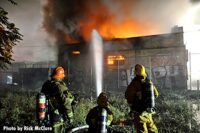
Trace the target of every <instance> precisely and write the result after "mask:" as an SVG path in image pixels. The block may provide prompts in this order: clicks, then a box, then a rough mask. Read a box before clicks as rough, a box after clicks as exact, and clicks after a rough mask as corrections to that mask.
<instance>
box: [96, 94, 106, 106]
mask: <svg viewBox="0 0 200 133" xmlns="http://www.w3.org/2000/svg"><path fill="white" fill-rule="evenodd" d="M97 104H98V105H99V106H100V107H107V106H108V97H107V95H106V93H105V92H101V93H100V94H99V96H98V98H97Z"/></svg>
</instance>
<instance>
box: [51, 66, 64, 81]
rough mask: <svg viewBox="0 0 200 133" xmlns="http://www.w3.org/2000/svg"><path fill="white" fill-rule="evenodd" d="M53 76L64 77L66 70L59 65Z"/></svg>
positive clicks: (55, 77)
mask: <svg viewBox="0 0 200 133" xmlns="http://www.w3.org/2000/svg"><path fill="white" fill-rule="evenodd" d="M51 77H52V78H54V79H62V78H64V77H65V71H64V69H63V67H61V66H58V67H56V68H55V69H54V70H53V73H52V75H51Z"/></svg>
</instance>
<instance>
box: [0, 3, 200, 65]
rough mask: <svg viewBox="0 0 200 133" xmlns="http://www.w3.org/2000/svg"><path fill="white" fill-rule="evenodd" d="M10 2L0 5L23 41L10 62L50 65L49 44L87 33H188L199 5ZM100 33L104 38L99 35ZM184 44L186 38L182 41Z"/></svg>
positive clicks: (51, 48)
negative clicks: (178, 30)
mask: <svg viewBox="0 0 200 133" xmlns="http://www.w3.org/2000/svg"><path fill="white" fill-rule="evenodd" d="M16 1H17V3H18V5H17V6H15V5H12V4H11V3H10V2H8V1H7V0H1V1H0V5H1V6H2V7H3V8H4V9H5V10H6V11H8V13H9V14H8V17H9V18H10V21H12V22H14V23H15V24H16V26H17V27H19V28H20V33H22V34H23V35H24V37H23V41H21V42H20V44H19V45H17V46H16V47H15V48H14V59H15V60H16V61H33V62H37V61H50V60H56V59H57V56H56V55H57V49H56V45H55V40H54V39H57V41H59V42H60V43H63V42H66V41H69V38H71V39H73V40H87V38H88V35H87V34H88V33H90V30H91V29H92V28H96V29H97V30H99V32H100V34H101V35H102V36H105V37H108V36H107V35H111V36H113V37H120V36H122V35H119V34H118V35H114V32H115V31H119V30H121V29H120V28H121V27H123V28H124V30H129V29H131V30H132V29H135V36H137V35H139V36H141V35H151V34H160V33H168V32H170V30H171V27H173V26H175V25H179V26H186V32H188V31H190V27H191V26H190V24H191V25H197V26H198V25H200V17H198V14H200V6H199V7H198V6H197V5H198V4H199V3H198V2H199V0H16ZM193 7H197V8H196V9H195V11H194V12H193V13H190V12H192V10H194V8H193ZM191 14H192V15H193V16H192V15H191ZM129 22H132V23H134V24H135V25H137V26H135V27H133V26H132V27H131V28H129V29H126V26H121V25H128V24H129ZM102 25H104V26H102ZM112 26H114V28H113V27H112ZM88 29H89V30H88ZM85 31H87V33H85ZM132 31H133V30H132ZM193 31H198V28H194V29H192V32H193ZM127 32H128V31H127ZM105 33H106V34H107V35H104V34H105ZM188 33H191V32H188ZM131 34H132V35H133V33H130V35H131ZM130 35H129V36H130ZM53 38H54V39H53ZM62 39H63V40H62ZM190 39H191V38H190V37H189V39H188V40H190ZM192 40H194V39H192ZM186 43H187V47H188V48H189V49H192V47H193V48H194V46H192V44H190V43H191V42H190V41H186ZM195 45H196V44H195ZM191 46H192V47H191ZM195 49H197V48H195Z"/></svg>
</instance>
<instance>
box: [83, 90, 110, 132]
mask: <svg viewBox="0 0 200 133" xmlns="http://www.w3.org/2000/svg"><path fill="white" fill-rule="evenodd" d="M112 120H113V114H112V112H111V110H110V109H109V108H108V97H107V95H106V93H104V92H102V93H100V95H99V96H98V98H97V106H96V107H94V108H92V109H91V110H90V111H89V113H88V114H87V117H86V123H87V124H88V125H89V129H88V132H89V133H107V132H108V126H110V124H111V122H112Z"/></svg>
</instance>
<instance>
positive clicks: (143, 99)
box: [125, 64, 158, 133]
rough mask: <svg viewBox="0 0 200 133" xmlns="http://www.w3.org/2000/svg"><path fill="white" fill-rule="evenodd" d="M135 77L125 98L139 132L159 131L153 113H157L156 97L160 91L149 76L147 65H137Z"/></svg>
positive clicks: (151, 132)
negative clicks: (146, 69)
mask: <svg viewBox="0 0 200 133" xmlns="http://www.w3.org/2000/svg"><path fill="white" fill-rule="evenodd" d="M134 74H135V77H134V79H133V80H132V81H131V83H130V84H129V85H128V87H127V90H126V92H125V98H126V99H127V102H128V104H129V106H130V109H131V114H132V115H131V116H132V117H133V121H134V126H135V128H136V131H137V133H158V129H157V127H156V125H155V124H154V121H153V118H152V115H153V114H155V110H154V109H155V108H154V107H155V98H156V97H158V91H157V89H156V87H155V86H154V85H153V83H152V82H151V81H150V80H149V79H148V78H147V74H146V72H145V67H144V66H143V65H140V64H137V65H135V70H134Z"/></svg>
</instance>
